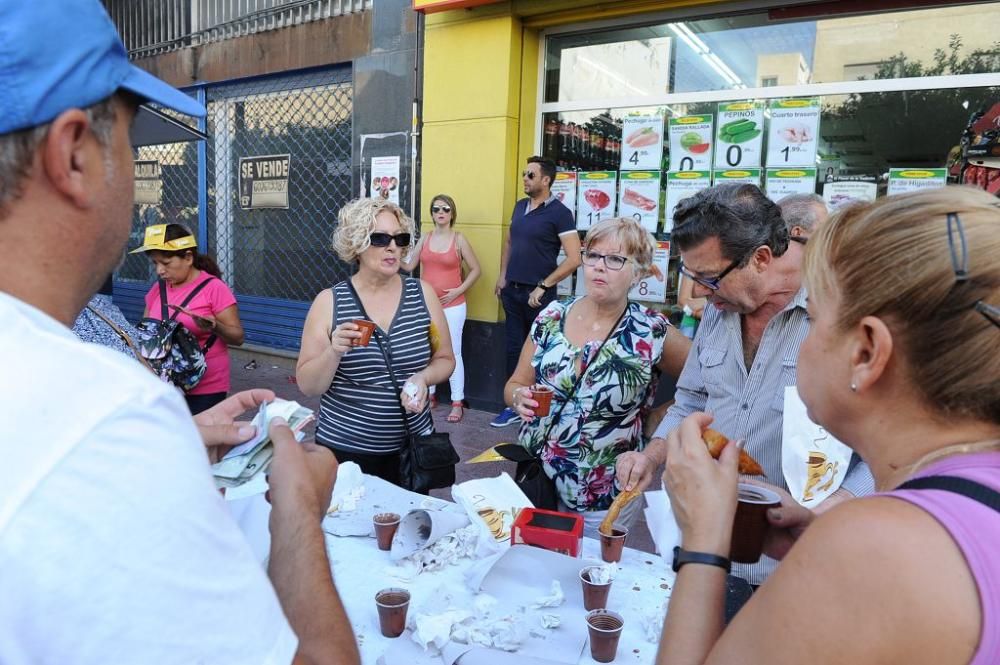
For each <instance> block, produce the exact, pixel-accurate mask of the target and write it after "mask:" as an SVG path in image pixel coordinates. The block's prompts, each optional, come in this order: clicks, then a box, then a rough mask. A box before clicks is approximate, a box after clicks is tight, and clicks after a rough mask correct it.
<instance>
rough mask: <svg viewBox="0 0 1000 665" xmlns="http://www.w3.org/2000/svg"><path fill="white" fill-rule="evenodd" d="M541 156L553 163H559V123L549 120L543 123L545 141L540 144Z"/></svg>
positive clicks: (553, 119)
mask: <svg viewBox="0 0 1000 665" xmlns="http://www.w3.org/2000/svg"><path fill="white" fill-rule="evenodd" d="M542 151H543V152H542V154H543V155H545V156H546V157H548V158H549V159H551V160H552V161H553V162H558V161H559V121H558V120H556V119H555V118H549V119H548V120H546V121H545V140H544V142H543V143H542Z"/></svg>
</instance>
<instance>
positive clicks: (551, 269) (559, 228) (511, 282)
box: [490, 157, 580, 427]
mask: <svg viewBox="0 0 1000 665" xmlns="http://www.w3.org/2000/svg"><path fill="white" fill-rule="evenodd" d="M522 177H523V181H524V193H525V194H527V195H528V196H527V198H523V199H521V200H520V201H518V202H517V203H516V204H514V212H513V214H511V216H510V233H509V234H508V235H507V241H506V242H505V243H504V246H503V254H502V255H501V257H500V277H499V278H498V279H497V287H496V294H497V296H499V297H500V302H502V303H503V311H504V312H505V313H506V315H507V324H506V335H507V345H506V350H507V376H508V377H509V376H510V375H511V374H513V373H514V369H515V368H516V367H517V359H518V357H520V355H521V347H523V346H524V340H525V339H526V338H527V337H528V332H529V330H530V329H531V324H532V322H533V321H534V320H535V317H536V316H538V312H540V311H541V310H542V308H543V307H545V306H546V305H548V304H549V303H550V302H552V300H553V299H555V297H556V285H557V284H559V282H560V281H562V280H563V279H564V278H566V277H567V276H569V275H572V274H573V271H575V270H576V269H577V267H578V266H579V265H580V236H578V235H577V233H576V223H575V222H574V221H573V213H571V212H570V211H569V208H567V207H566V206H564V205H563V204H562V202H561V201H560V200H559V199H557V198H556V197H555V196H554V195H553V194H552V192H551V187H552V182H553V181H554V180H555V178H556V166H555V164H553V163H552V161H551V160H549V159H545V158H544V157H531V158H529V159H528V166H527V168H526V169H525V171H524V173H523V174H522ZM560 248H561V249H564V250H565V251H566V259H565V260H564V261H563V262H562V263H559V262H558V259H559V250H560ZM516 420H518V417H517V414H516V413H514V411H513V410H511V409H509V408H508V409H504V410H503V411H501V412H500V415H498V416H497V417H496V418H494V419H493V422H491V423H490V425H492V426H493V427H503V426H505V425H509V424H511V423H513V422H515V421H516Z"/></svg>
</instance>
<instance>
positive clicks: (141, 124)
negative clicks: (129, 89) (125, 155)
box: [129, 104, 208, 148]
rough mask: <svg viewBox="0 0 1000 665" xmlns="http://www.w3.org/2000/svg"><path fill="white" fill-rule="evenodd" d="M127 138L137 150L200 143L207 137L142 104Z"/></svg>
mask: <svg viewBox="0 0 1000 665" xmlns="http://www.w3.org/2000/svg"><path fill="white" fill-rule="evenodd" d="M129 138H130V139H131V140H132V147H133V148H138V147H139V146H144V145H160V144H163V143H181V142H184V141H202V140H205V139H207V138H208V137H207V136H206V135H205V134H203V133H202V132H200V131H198V130H197V129H195V128H194V127H191V126H190V125H185V124H184V123H183V122H180V121H179V120H174V119H173V118H171V117H170V116H168V115H166V114H165V113H162V112H160V111H157V110H156V109H154V108H151V107H149V106H148V105H145V104H144V105H142V106H140V107H139V112H138V113H137V114H136V116H135V120H134V121H133V122H132V131H131V133H130V135H129Z"/></svg>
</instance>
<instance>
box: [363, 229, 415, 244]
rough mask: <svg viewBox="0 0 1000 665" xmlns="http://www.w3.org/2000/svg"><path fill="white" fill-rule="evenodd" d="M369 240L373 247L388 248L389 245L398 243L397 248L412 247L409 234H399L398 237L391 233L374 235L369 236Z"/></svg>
mask: <svg viewBox="0 0 1000 665" xmlns="http://www.w3.org/2000/svg"><path fill="white" fill-rule="evenodd" d="M368 240H369V241H371V244H372V247H388V246H389V243H390V242H392V241H394V240H395V241H396V247H409V246H410V234H409V233H397V234H396V235H391V234H389V233H378V232H376V233H373V234H371V235H370V236H368Z"/></svg>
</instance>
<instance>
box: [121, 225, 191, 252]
mask: <svg viewBox="0 0 1000 665" xmlns="http://www.w3.org/2000/svg"><path fill="white" fill-rule="evenodd" d="M166 235H167V225H166V224H154V225H153V226H147V227H146V237H145V238H143V241H142V247H139V248H137V249H133V250H132V251H131V252H129V254H138V253H139V252H151V251H153V250H159V251H161V252H176V251H177V250H179V249H193V248H195V247H197V246H198V243H197V242H196V241H195V239H194V236H182V237H180V238H174V239H173V240H164V238H165V237H166Z"/></svg>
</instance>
